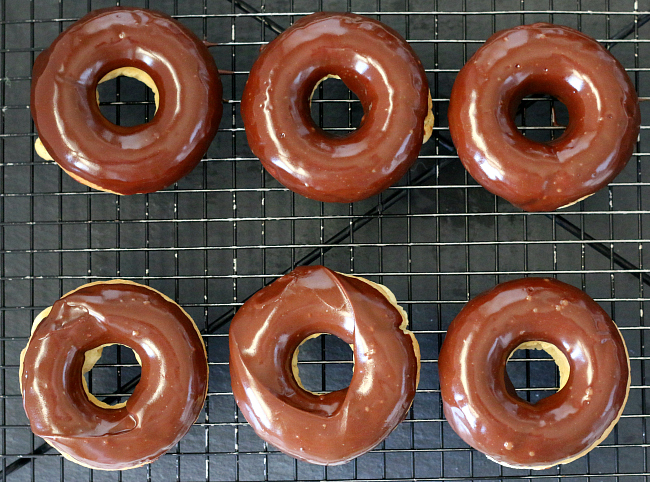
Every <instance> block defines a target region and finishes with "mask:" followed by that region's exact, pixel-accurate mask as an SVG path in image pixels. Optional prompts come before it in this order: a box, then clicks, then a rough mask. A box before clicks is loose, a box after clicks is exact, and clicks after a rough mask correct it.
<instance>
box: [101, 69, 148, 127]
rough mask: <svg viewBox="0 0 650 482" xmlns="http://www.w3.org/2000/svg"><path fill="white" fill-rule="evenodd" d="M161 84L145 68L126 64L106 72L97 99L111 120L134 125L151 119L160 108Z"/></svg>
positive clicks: (124, 124) (123, 124) (105, 114)
mask: <svg viewBox="0 0 650 482" xmlns="http://www.w3.org/2000/svg"><path fill="white" fill-rule="evenodd" d="M157 96H158V88H157V87H156V84H155V82H154V81H153V79H152V78H151V77H150V76H149V74H147V73H146V72H145V71H143V70H140V69H136V68H134V67H124V68H120V69H116V70H113V71H111V72H109V73H108V74H106V75H105V76H104V77H102V79H101V80H100V81H99V83H98V84H97V103H98V104H99V110H100V112H101V113H102V115H103V116H104V117H105V118H106V120H108V121H109V122H111V123H113V124H115V125H118V126H122V127H134V126H138V125H141V124H146V123H148V122H150V121H151V120H152V119H153V118H154V116H155V113H156V110H157V108H158V106H157V102H158V99H157Z"/></svg>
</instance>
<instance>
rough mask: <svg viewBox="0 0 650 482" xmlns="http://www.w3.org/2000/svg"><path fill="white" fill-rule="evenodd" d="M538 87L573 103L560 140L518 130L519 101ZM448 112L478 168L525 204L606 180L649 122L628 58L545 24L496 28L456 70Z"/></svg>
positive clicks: (545, 206)
mask: <svg viewBox="0 0 650 482" xmlns="http://www.w3.org/2000/svg"><path fill="white" fill-rule="evenodd" d="M531 94H550V95H552V96H554V97H556V98H557V99H559V100H560V101H561V102H563V103H564V104H565V105H566V107H567V109H568V111H569V125H568V126H567V128H566V130H565V132H564V134H563V135H562V136H560V137H559V138H558V139H555V140H553V141H552V142H548V143H539V142H534V141H532V140H530V139H527V138H526V137H524V136H523V135H522V134H521V133H520V132H519V131H518V130H517V126H516V124H515V114H516V112H517V108H518V106H519V104H520V102H521V100H522V99H523V98H524V97H525V96H528V95H531ZM448 116H449V128H450V131H451V135H452V138H453V141H454V145H455V146H456V148H457V149H458V154H459V156H460V159H461V161H462V163H463V165H464V166H465V168H466V169H467V170H468V171H469V173H470V174H471V175H472V177H473V178H474V179H476V180H477V181H478V182H479V183H480V184H481V185H483V187H485V188H486V189H487V190H489V191H490V192H492V193H494V194H496V195H498V196H501V197H503V198H504V199H506V200H508V201H510V202H511V203H512V204H514V205H515V206H518V207H520V208H522V209H525V210H527V211H546V210H549V211H551V210H554V209H557V208H559V207H562V206H565V205H567V204H571V203H573V202H575V201H578V200H579V199H581V198H584V197H585V196H588V195H589V194H592V193H594V192H596V191H597V190H598V189H600V188H601V187H603V186H605V185H606V184H607V183H608V182H609V181H611V180H612V179H613V178H614V177H616V175H617V174H618V173H619V172H620V171H621V170H622V169H623V168H624V167H625V164H626V163H627V161H628V160H629V158H630V156H631V155H632V152H633V150H634V143H635V142H636V140H637V136H638V134H639V129H640V123H641V118H640V112H639V104H638V100H637V95H636V92H635V89H634V86H633V85H632V83H631V81H630V79H629V77H628V76H627V74H626V73H625V70H624V69H623V67H622V66H621V64H620V63H619V62H618V61H617V60H616V59H615V58H614V57H613V56H612V55H611V54H610V53H609V52H608V51H607V50H605V49H604V48H603V47H602V46H600V44H598V43H597V42H596V41H595V40H594V39H592V38H590V37H588V36H587V35H584V34H582V33H580V32H578V31H576V30H573V29H571V28H569V27H564V26H559V25H551V24H546V23H537V24H533V25H524V26H521V27H515V28H513V29H509V30H503V31H501V32H497V33H496V34H494V35H493V36H492V37H490V38H489V39H488V40H487V42H486V43H485V44H484V45H483V46H482V47H481V48H480V49H479V50H478V51H477V52H476V53H475V54H474V55H473V56H472V58H471V59H470V60H469V61H468V62H467V64H466V65H465V66H464V67H463V68H462V69H461V71H460V73H459V74H458V76H457V77H456V80H455V82H454V86H453V89H452V93H451V100H450V104H449V112H448Z"/></svg>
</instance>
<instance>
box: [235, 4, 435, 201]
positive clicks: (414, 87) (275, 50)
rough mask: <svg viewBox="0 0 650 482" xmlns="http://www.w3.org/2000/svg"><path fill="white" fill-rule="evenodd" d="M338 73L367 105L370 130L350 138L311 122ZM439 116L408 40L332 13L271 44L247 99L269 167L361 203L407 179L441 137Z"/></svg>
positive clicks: (326, 196) (259, 151) (248, 118)
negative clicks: (434, 132) (314, 100)
mask: <svg viewBox="0 0 650 482" xmlns="http://www.w3.org/2000/svg"><path fill="white" fill-rule="evenodd" d="M328 77H336V78H340V79H341V80H342V81H343V82H344V83H345V85H346V86H347V87H348V88H349V89H350V90H352V91H353V92H354V93H355V94H356V95H357V96H358V97H359V100H360V101H361V105H362V106H363V112H364V115H363V119H362V120H361V125H360V126H359V128H358V129H356V130H355V131H353V132H351V133H350V134H349V135H347V136H345V137H340V136H333V135H330V134H327V133H326V132H324V131H323V130H322V129H321V128H319V127H318V126H317V125H316V124H315V123H314V121H313V120H312V118H311V109H310V105H311V97H312V95H313V93H314V91H315V89H316V87H317V86H318V84H319V83H320V82H321V81H322V80H324V79H326V78H328ZM430 110H431V98H430V95H429V87H428V83H427V78H426V75H425V73H424V69H423V68H422V64H421V63H420V60H419V59H418V58H417V56H416V54H415V52H414V51H413V49H411V47H410V46H409V45H408V44H407V43H406V41H405V40H404V39H403V38H402V37H401V36H400V35H399V34H398V33H397V32H396V31H395V30H393V29H392V28H390V27H388V26H387V25H384V24H383V23H381V22H378V21H376V20H372V19H370V18H366V17H362V16H360V15H354V14H351V13H332V12H320V13H315V14H313V15H309V16H307V17H304V18H302V19H300V20H299V21H297V22H296V23H295V24H293V26H291V27H290V28H288V29H287V30H285V31H284V32H283V33H282V34H280V35H279V36H278V37H277V38H276V39H275V40H273V41H272V42H271V43H269V44H268V45H267V46H266V47H264V48H263V50H262V53H261V54H260V56H259V58H258V59H257V61H255V64H254V65H253V68H252V69H251V73H250V76H249V78H248V81H247V83H246V87H245V88H244V95H243V96H242V102H241V115H242V118H243V120H244V126H245V127H246V137H247V138H248V144H249V145H250V148H251V149H252V151H253V153H255V155H256V156H257V157H259V158H260V161H262V164H263V165H264V167H265V168H266V170H267V171H268V172H269V173H270V174H271V175H272V176H273V177H275V178H276V179H277V180H278V181H280V182H281V183H282V184H284V185H285V186H287V187H288V188H289V189H291V190H292V191H295V192H297V193H299V194H302V195H303V196H306V197H308V198H312V199H316V200H318V201H328V202H353V201H359V200H361V199H365V198H367V197H370V196H372V195H374V194H377V193H379V192H381V191H383V190H384V189H386V188H387V187H389V186H390V185H391V184H393V183H395V182H396V181H397V180H398V179H399V178H401V177H402V176H403V175H404V174H405V173H406V171H407V170H408V169H409V168H410V167H411V165H412V164H413V162H414V161H415V159H417V156H418V154H419V152H420V147H421V145H422V142H423V138H424V137H426V139H428V137H429V135H430V134H431V128H432V126H433V116H432V114H431V112H430ZM427 111H428V112H429V114H428V115H427ZM425 120H426V124H427V127H426V130H427V131H428V132H427V133H426V134H425ZM426 139H425V140H426Z"/></svg>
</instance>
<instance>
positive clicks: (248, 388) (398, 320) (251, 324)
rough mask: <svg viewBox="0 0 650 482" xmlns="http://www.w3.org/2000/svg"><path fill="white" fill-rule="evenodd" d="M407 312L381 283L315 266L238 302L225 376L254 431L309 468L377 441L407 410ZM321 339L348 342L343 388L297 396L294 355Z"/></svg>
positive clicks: (412, 344)
mask: <svg viewBox="0 0 650 482" xmlns="http://www.w3.org/2000/svg"><path fill="white" fill-rule="evenodd" d="M406 323H407V321H406V314H405V313H403V311H402V310H401V309H399V308H398V307H397V304H396V302H395V299H394V297H393V296H392V293H390V291H388V290H387V289H386V288H384V287H382V286H381V285H375V284H374V283H370V282H369V281H365V280H362V279H360V278H355V277H352V276H345V275H342V274H339V273H335V272H333V271H330V270H329V269H327V268H325V267H323V266H310V267H301V268H296V269H295V270H294V271H292V272H291V273H290V274H288V275H286V276H283V277H282V278H280V279H279V280H277V281H275V282H274V283H273V284H271V285H269V286H267V287H266V288H264V289H262V290H260V291H258V292H257V293H256V294H255V295H254V296H253V297H252V298H251V299H250V300H248V301H247V302H246V303H244V306H242V307H241V308H240V309H239V311H238V312H237V314H236V316H235V318H234V319H233V321H232V324H231V325H230V374H231V379H232V388H233V393H234V395H235V399H236V401H237V405H239V408H240V410H241V411H242V413H243V414H244V416H245V417H246V420H248V422H249V423H250V424H251V426H252V427H253V429H254V430H255V432H256V433H257V434H258V435H259V436H260V437H261V438H263V439H264V440H266V441H267V442H269V443H271V444H273V445H275V446H276V447H278V448H279V449H280V450H282V451H283V452H285V453H287V454H289V455H292V456H293V457H296V458H298V459H301V460H305V461H307V462H311V463H315V464H323V465H335V464H341V463H344V462H346V461H348V460H351V459H352V458H354V457H357V456H359V455H361V454H363V453H365V452H367V451H368V450H370V449H372V448H373V447H374V446H375V445H377V444H378V443H379V442H381V441H382V440H383V439H384V438H385V437H386V436H388V434H389V433H390V432H391V431H392V430H393V429H394V428H395V426H397V424H398V423H399V422H401V421H402V420H403V419H404V417H405V416H406V413H407V411H408V409H409V407H410V406H411V402H412V400H413V396H414V395H415V389H416V387H417V382H418V375H419V349H418V345H417V342H416V341H415V338H414V337H413V336H412V334H411V333H410V332H408V331H406ZM321 333H330V334H332V335H335V336H338V337H339V338H341V339H342V340H343V341H345V342H346V343H348V344H350V345H353V351H354V374H353V376H352V381H351V382H350V386H349V387H347V388H344V389H342V390H337V391H334V392H330V393H325V394H315V393H312V392H309V391H307V390H305V389H304V388H303V387H302V386H301V385H300V382H299V380H297V379H296V378H297V377H296V375H297V374H296V373H295V372H294V370H292V362H293V363H294V364H295V353H296V350H297V349H298V347H299V346H300V344H301V343H302V342H303V341H304V340H305V339H307V338H309V337H311V336H314V335H318V334H321Z"/></svg>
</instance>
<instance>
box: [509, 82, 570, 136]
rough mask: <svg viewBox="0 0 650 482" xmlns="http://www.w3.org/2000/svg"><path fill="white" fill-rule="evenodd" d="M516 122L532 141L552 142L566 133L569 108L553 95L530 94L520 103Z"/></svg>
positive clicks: (520, 130)
mask: <svg viewBox="0 0 650 482" xmlns="http://www.w3.org/2000/svg"><path fill="white" fill-rule="evenodd" d="M515 124H516V125H517V128H518V129H519V132H521V133H522V134H523V135H524V136H525V137H526V138H528V139H530V140H532V141H535V142H541V143H548V142H552V141H554V140H556V139H558V138H559V137H560V136H561V135H562V134H564V131H565V130H566V126H567V125H568V124H569V109H568V108H567V106H566V105H565V104H564V103H563V102H562V101H560V100H558V99H557V98H556V97H553V96H551V95H546V94H534V95H530V96H528V97H526V98H525V99H524V100H522V101H521V102H520V103H519V106H518V107H517V110H516V114H515Z"/></svg>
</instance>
